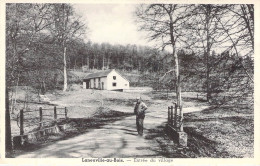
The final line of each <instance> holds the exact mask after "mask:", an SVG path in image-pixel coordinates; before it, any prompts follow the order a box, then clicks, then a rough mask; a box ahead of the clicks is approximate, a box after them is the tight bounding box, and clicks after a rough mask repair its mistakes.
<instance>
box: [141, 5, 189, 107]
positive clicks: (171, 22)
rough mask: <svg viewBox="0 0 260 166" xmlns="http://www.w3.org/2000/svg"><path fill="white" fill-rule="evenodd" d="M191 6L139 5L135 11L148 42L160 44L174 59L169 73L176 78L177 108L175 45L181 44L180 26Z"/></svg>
mask: <svg viewBox="0 0 260 166" xmlns="http://www.w3.org/2000/svg"><path fill="white" fill-rule="evenodd" d="M191 10H193V7H192V5H191V6H187V5H177V4H151V5H140V6H139V7H138V8H137V10H136V16H137V21H138V22H139V23H140V29H141V30H144V31H147V32H148V35H149V37H150V40H154V41H157V43H160V47H161V48H162V49H164V48H165V47H170V48H171V53H172V56H173V57H174V61H173V66H175V68H174V69H171V70H170V71H168V72H167V73H169V72H172V71H174V72H175V77H176V79H175V80H176V97H177V107H178V108H180V107H181V105H182V104H181V82H180V71H179V70H180V69H179V59H178V55H177V47H178V46H177V43H178V42H181V40H180V38H181V36H182V33H183V30H182V28H183V27H182V25H183V24H184V23H185V22H186V21H187V20H188V19H189V17H190V15H191V14H190V12H189V11H191Z"/></svg>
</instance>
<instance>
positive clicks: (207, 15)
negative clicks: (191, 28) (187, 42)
mask: <svg viewBox="0 0 260 166" xmlns="http://www.w3.org/2000/svg"><path fill="white" fill-rule="evenodd" d="M206 10H207V13H206V33H207V50H206V84H207V85H206V86H207V101H209V100H210V98H211V94H210V93H211V92H210V91H211V90H210V78H209V54H210V41H209V40H210V36H209V19H210V18H209V17H210V10H211V9H210V6H208V5H207V9H206Z"/></svg>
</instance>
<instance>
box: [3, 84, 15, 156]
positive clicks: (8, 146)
mask: <svg viewBox="0 0 260 166" xmlns="http://www.w3.org/2000/svg"><path fill="white" fill-rule="evenodd" d="M12 149H13V146H12V136H11V123H10V112H9V94H8V88H7V87H6V88H5V153H6V154H5V156H6V157H11V154H12Z"/></svg>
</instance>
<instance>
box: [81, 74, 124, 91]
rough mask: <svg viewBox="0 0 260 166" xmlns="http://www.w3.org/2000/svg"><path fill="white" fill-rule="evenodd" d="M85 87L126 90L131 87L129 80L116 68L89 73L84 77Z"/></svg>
mask: <svg viewBox="0 0 260 166" xmlns="http://www.w3.org/2000/svg"><path fill="white" fill-rule="evenodd" d="M83 88H84V89H100V90H120V91H122V90H124V89H129V81H128V80H127V79H126V78H125V77H123V76H122V75H121V74H120V73H119V72H117V71H116V70H115V69H110V70H105V71H102V72H98V73H92V74H89V75H87V77H86V78H85V79H83Z"/></svg>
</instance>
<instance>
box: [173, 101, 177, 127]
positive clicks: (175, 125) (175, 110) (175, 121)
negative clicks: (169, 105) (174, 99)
mask: <svg viewBox="0 0 260 166" xmlns="http://www.w3.org/2000/svg"><path fill="white" fill-rule="evenodd" d="M174 105H175V107H174V127H175V128H176V127H177V104H176V103H174Z"/></svg>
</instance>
